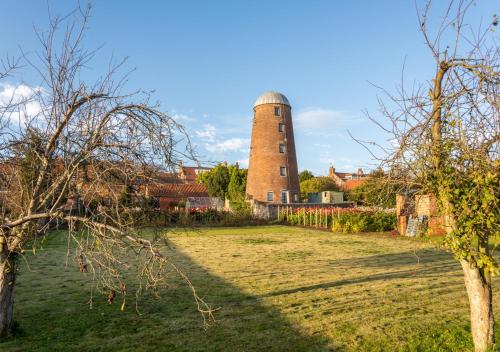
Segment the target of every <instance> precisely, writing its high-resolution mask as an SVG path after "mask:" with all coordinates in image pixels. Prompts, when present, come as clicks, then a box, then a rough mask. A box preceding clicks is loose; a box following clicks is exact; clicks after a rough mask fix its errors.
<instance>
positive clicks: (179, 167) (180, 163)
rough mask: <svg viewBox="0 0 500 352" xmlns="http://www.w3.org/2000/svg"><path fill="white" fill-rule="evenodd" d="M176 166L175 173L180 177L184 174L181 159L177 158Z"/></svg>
mask: <svg viewBox="0 0 500 352" xmlns="http://www.w3.org/2000/svg"><path fill="white" fill-rule="evenodd" d="M177 168H178V170H177V173H178V174H179V176H180V177H182V176H184V167H183V165H182V160H179V161H178V162H177Z"/></svg>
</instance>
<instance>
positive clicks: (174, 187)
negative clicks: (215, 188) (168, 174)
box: [149, 183, 208, 198]
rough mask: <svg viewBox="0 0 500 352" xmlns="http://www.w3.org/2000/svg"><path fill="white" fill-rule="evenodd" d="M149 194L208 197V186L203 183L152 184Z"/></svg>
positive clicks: (174, 196) (173, 196)
mask: <svg viewBox="0 0 500 352" xmlns="http://www.w3.org/2000/svg"><path fill="white" fill-rule="evenodd" d="M149 194H150V195H152V196H153V197H169V198H187V197H208V192H207V188H206V187H205V185H201V184H197V183H195V184H186V183H167V184H163V185H154V186H150V188H149Z"/></svg>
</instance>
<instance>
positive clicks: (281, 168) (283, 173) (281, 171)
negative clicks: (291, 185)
mask: <svg viewBox="0 0 500 352" xmlns="http://www.w3.org/2000/svg"><path fill="white" fill-rule="evenodd" d="M280 176H286V167H285V166H280Z"/></svg>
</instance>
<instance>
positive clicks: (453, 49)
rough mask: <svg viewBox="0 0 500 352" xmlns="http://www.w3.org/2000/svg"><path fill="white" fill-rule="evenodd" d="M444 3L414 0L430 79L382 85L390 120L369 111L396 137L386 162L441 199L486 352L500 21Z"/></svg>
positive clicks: (498, 168) (494, 227)
mask: <svg viewBox="0 0 500 352" xmlns="http://www.w3.org/2000/svg"><path fill="white" fill-rule="evenodd" d="M438 4H441V3H439V2H435V3H432V2H431V1H426V2H425V5H424V7H423V8H422V9H421V8H419V5H418V4H417V11H418V19H419V26H420V30H421V32H422V36H423V38H424V41H425V43H426V45H427V47H428V49H429V51H430V53H431V55H432V57H433V59H434V63H435V66H434V72H431V75H430V77H432V79H431V80H429V81H427V82H426V83H423V84H421V85H418V84H414V85H412V86H410V87H409V88H408V86H407V85H406V83H405V82H404V81H403V82H402V84H401V86H400V88H399V90H398V91H397V93H396V94H391V93H389V92H388V91H386V90H384V89H381V90H382V92H383V93H384V95H385V99H380V110H381V115H382V116H383V119H382V120H380V119H377V118H376V117H374V116H370V118H371V119H372V120H373V121H374V122H375V123H377V124H378V125H379V126H380V127H381V128H383V129H384V130H385V131H386V132H387V133H388V134H389V135H390V136H391V139H392V142H393V143H392V144H393V148H392V150H384V151H386V152H387V154H386V155H385V156H384V157H383V158H381V159H380V161H381V163H382V165H383V166H384V167H385V168H386V169H389V170H391V175H394V176H396V177H397V178H398V182H401V181H403V184H404V185H405V186H406V188H407V190H411V191H418V192H421V193H424V194H432V195H433V196H435V197H436V199H437V201H438V205H439V208H440V209H439V210H440V214H441V215H442V217H443V219H444V227H445V230H446V232H447V236H446V240H445V243H446V244H447V245H448V248H450V249H451V251H452V252H453V253H454V255H455V256H456V258H457V259H458V260H459V261H460V263H461V265H462V268H463V271H464V278H465V284H466V288H467V292H468V295H469V300H470V307H471V325H472V334H473V339H474V343H475V346H476V350H477V351H486V350H488V349H489V348H491V346H492V344H493V343H494V329H493V325H494V319H493V309H492V291H491V273H492V272H495V271H498V265H497V263H496V261H495V258H494V257H493V254H492V252H491V250H490V246H489V238H490V236H498V234H499V233H500V200H499V198H498V195H499V194H500V158H499V156H500V116H499V108H500V101H499V83H500V72H499V68H500V55H499V54H500V52H499V48H498V36H497V32H496V27H497V26H498V18H497V17H496V16H494V15H493V14H492V15H491V16H492V17H491V20H489V22H488V23H486V24H483V25H481V24H479V25H478V26H472V25H469V22H468V21H470V20H471V19H470V18H469V17H467V15H468V14H469V12H470V10H471V7H472V6H473V5H474V1H469V0H458V1H450V2H449V6H448V7H447V8H445V13H444V16H443V15H440V14H435V13H433V12H432V10H433V9H434V7H435V6H436V5H438ZM432 5H434V7H433V6H432ZM435 20H437V23H436V22H435ZM371 146H373V145H369V146H368V147H371ZM382 149H383V148H382ZM390 181H391V180H389V181H388V182H390Z"/></svg>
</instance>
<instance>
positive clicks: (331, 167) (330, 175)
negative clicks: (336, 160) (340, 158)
mask: <svg viewBox="0 0 500 352" xmlns="http://www.w3.org/2000/svg"><path fill="white" fill-rule="evenodd" d="M333 176H335V168H334V167H333V164H330V168H329V169H328V177H333Z"/></svg>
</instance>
